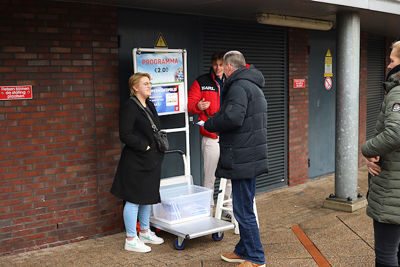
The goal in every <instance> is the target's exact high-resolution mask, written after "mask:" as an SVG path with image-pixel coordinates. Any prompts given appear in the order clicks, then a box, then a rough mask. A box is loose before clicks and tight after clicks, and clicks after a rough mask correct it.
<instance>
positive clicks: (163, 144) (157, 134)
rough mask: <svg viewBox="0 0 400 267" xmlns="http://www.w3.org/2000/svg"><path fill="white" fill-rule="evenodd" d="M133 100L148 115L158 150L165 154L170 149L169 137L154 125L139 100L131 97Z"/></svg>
mask: <svg viewBox="0 0 400 267" xmlns="http://www.w3.org/2000/svg"><path fill="white" fill-rule="evenodd" d="M131 99H132V100H133V101H135V102H136V104H138V105H139V107H140V108H141V109H143V110H144V113H146V115H147V118H148V119H149V121H150V123H151V128H152V129H153V136H154V139H155V140H156V143H157V148H158V150H160V151H161V152H165V151H167V150H168V148H169V144H168V136H167V132H166V131H162V130H158V128H157V126H156V125H155V124H154V122H153V119H152V118H151V116H150V114H149V112H148V111H147V110H146V109H145V108H144V107H143V105H142V104H141V103H140V102H139V100H137V98H136V97H133V96H131Z"/></svg>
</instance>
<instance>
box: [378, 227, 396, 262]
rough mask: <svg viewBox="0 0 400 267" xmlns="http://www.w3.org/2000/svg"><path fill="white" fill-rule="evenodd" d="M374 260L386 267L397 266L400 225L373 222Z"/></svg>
mask: <svg viewBox="0 0 400 267" xmlns="http://www.w3.org/2000/svg"><path fill="white" fill-rule="evenodd" d="M374 238H375V260H376V262H378V263H380V264H384V265H386V266H398V265H399V262H398V258H397V252H398V250H399V243H400V225H397V224H389V223H380V222H377V221H375V220H374Z"/></svg>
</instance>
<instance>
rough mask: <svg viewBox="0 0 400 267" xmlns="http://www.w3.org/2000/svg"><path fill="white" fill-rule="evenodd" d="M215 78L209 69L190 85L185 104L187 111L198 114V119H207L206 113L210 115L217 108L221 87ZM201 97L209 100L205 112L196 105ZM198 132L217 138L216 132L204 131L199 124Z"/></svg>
mask: <svg viewBox="0 0 400 267" xmlns="http://www.w3.org/2000/svg"><path fill="white" fill-rule="evenodd" d="M215 78H216V76H215V73H214V71H213V70H212V69H211V70H210V73H207V74H204V75H201V76H200V77H198V78H197V79H196V80H195V81H194V82H193V84H192V86H190V90H189V94H188V105H187V107H188V111H189V113H191V114H199V120H203V121H207V120H208V117H207V114H208V115H209V116H212V115H213V114H214V113H216V112H217V111H218V110H219V106H220V90H221V89H222V88H219V84H218V82H217V81H216V80H215ZM203 98H204V100H205V101H210V106H209V107H208V109H206V110H205V111H207V114H206V113H205V112H204V111H203V110H199V108H198V107H197V103H199V101H200V100H202V99H203ZM200 134H201V135H203V136H207V137H210V138H214V139H217V138H218V137H217V135H216V134H214V133H210V132H208V131H206V130H205V129H204V128H203V127H202V126H200Z"/></svg>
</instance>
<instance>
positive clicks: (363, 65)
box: [358, 32, 368, 166]
mask: <svg viewBox="0 0 400 267" xmlns="http://www.w3.org/2000/svg"><path fill="white" fill-rule="evenodd" d="M367 44H368V34H367V33H365V32H361V36H360V93H359V121H358V148H359V149H358V154H359V156H358V165H359V166H362V165H364V164H365V162H364V158H363V156H362V154H361V144H362V143H364V142H365V140H366V137H367V88H368V85H367V61H368V53H367Z"/></svg>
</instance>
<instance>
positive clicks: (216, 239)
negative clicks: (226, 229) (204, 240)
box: [212, 232, 224, 241]
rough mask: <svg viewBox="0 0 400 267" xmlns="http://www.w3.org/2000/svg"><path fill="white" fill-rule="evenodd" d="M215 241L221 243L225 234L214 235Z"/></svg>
mask: <svg viewBox="0 0 400 267" xmlns="http://www.w3.org/2000/svg"><path fill="white" fill-rule="evenodd" d="M212 238H213V239H214V241H221V240H222V239H223V238H224V233H223V232H222V233H214V234H212Z"/></svg>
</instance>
